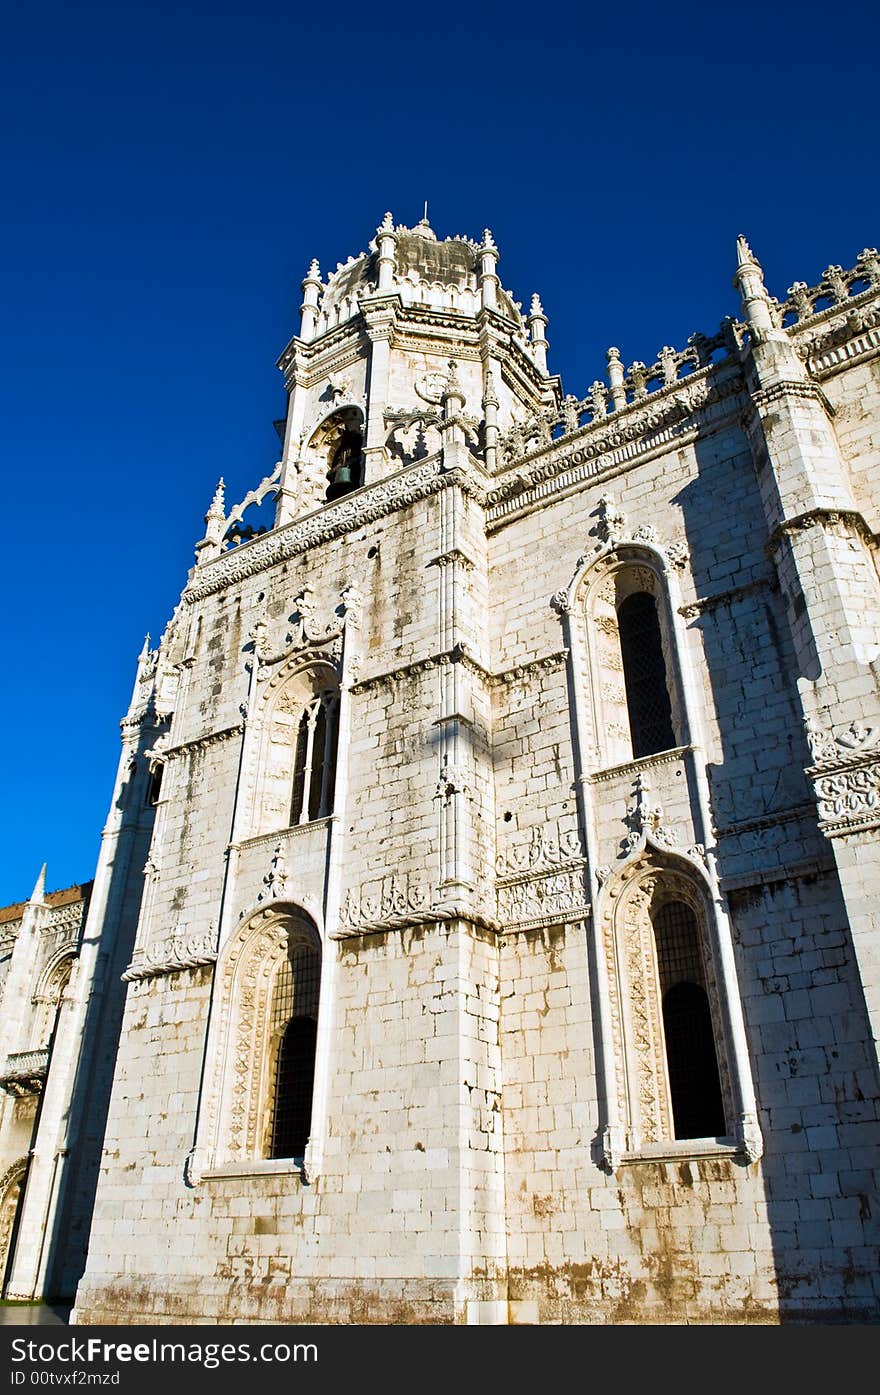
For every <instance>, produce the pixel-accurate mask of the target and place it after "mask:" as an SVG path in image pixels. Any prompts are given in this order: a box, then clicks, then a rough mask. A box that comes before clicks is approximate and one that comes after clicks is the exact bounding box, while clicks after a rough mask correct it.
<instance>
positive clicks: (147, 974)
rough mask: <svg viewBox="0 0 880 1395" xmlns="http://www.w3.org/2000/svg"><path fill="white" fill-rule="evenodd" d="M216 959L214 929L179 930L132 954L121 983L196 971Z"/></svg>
mask: <svg viewBox="0 0 880 1395" xmlns="http://www.w3.org/2000/svg"><path fill="white" fill-rule="evenodd" d="M216 958H217V933H216V930H215V929H214V927H213V926H209V927H208V929H207V930H196V931H194V930H186V929H182V930H180V931H178V932H177V933H176V934H174V935H169V936H168V937H167V938H166V939H163V940H154V941H152V942H151V943H149V944H147V945H144V946H142V947H140V948H139V949H137V950H136V951H135V954H134V956H133V957H132V961H131V963H130V964H129V966H128V968H127V969H126V971H125V973H124V974H123V975H122V978H123V981H124V982H126V983H130V982H131V981H132V980H136V979H143V978H156V977H158V976H159V975H160V974H172V973H176V972H178V971H179V970H180V969H195V968H198V967H200V966H201V965H203V964H213V963H214V961H215V959H216Z"/></svg>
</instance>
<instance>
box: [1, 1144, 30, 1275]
mask: <svg viewBox="0 0 880 1395" xmlns="http://www.w3.org/2000/svg"><path fill="white" fill-rule="evenodd" d="M27 1168H28V1160H27V1158H19V1159H18V1161H17V1162H14V1163H13V1164H12V1166H11V1167H7V1169H6V1171H5V1172H4V1173H3V1175H2V1177H0V1292H2V1286H3V1284H4V1283H5V1280H6V1274H7V1272H8V1269H9V1261H10V1259H11V1252H10V1247H11V1244H12V1238H13V1235H14V1233H15V1220H16V1216H17V1215H18V1209H19V1207H20V1205H21V1189H22V1185H23V1183H24V1180H25V1178H26V1176H27Z"/></svg>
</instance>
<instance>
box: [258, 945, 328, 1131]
mask: <svg viewBox="0 0 880 1395" xmlns="http://www.w3.org/2000/svg"><path fill="white" fill-rule="evenodd" d="M320 986H321V951H320V949H319V948H318V945H317V944H316V943H305V942H303V941H302V940H299V939H297V940H292V941H291V942H290V943H289V944H288V951H287V955H286V957H285V958H284V959H283V960H282V961H281V963H280V964H279V966H278V969H277V972H276V975H275V981H274V984H273V988H272V1009H271V1019H270V1020H271V1032H272V1037H271V1042H272V1060H271V1063H270V1068H271V1073H272V1090H271V1101H270V1111H269V1113H270V1117H271V1129H270V1130H269V1139H270V1141H269V1148H268V1156H269V1157H270V1158H301V1157H302V1156H303V1154H304V1152H305V1149H306V1144H307V1142H308V1139H309V1130H310V1127H311V1121H312V1091H313V1088H314V1082H315V1044H316V1041H317V1036H318V1000H319V995H320Z"/></svg>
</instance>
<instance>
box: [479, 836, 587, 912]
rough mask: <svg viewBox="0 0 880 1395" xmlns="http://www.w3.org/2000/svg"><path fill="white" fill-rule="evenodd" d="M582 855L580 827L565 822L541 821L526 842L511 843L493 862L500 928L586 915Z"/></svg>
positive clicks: (583, 859) (585, 889)
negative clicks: (545, 822) (551, 822)
mask: <svg viewBox="0 0 880 1395" xmlns="http://www.w3.org/2000/svg"><path fill="white" fill-rule="evenodd" d="M585 868H586V859H585V857H584V848H583V840H582V838H581V835H580V832H579V831H578V829H577V828H576V827H574V826H572V825H566V824H565V823H563V822H557V823H555V824H550V825H548V824H539V825H538V826H537V827H535V828H533V829H532V830H531V832H530V834H529V838H528V841H527V842H525V843H522V844H514V845H513V846H512V847H510V848H508V849H507V850H506V851H505V852H501V853H499V854H498V857H497V858H496V861H495V872H496V877H497V880H496V884H495V890H496V895H497V900H498V920H499V922H500V924H501V926H502V928H503V929H504V930H518V929H519V930H522V929H528V928H530V927H532V926H538V925H546V924H550V923H552V922H555V921H559V920H560V919H563V920H573V919H586V918H587V917H588V916H589V914H590V906H589V897H588V894H587V888H586V881H585Z"/></svg>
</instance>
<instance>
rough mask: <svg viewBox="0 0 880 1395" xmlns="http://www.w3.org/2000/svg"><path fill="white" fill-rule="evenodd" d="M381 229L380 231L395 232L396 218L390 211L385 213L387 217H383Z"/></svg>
mask: <svg viewBox="0 0 880 1395" xmlns="http://www.w3.org/2000/svg"><path fill="white" fill-rule="evenodd" d="M379 231H380V232H394V219H393V218H392V216H391V214H390V213H386V214H385V217H384V218H383V219H382V222H381V223H380V224H379Z"/></svg>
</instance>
